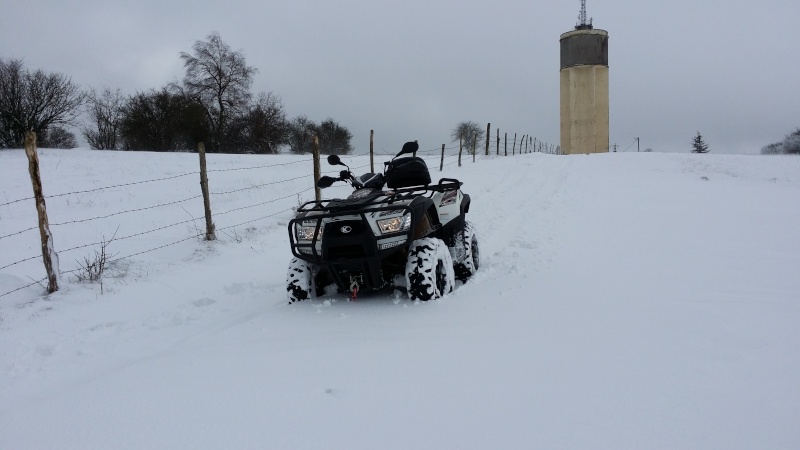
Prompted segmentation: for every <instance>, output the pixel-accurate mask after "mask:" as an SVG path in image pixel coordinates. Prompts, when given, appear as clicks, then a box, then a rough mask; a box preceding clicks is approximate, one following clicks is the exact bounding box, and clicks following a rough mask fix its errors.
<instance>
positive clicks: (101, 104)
mask: <svg viewBox="0 0 800 450" xmlns="http://www.w3.org/2000/svg"><path fill="white" fill-rule="evenodd" d="M124 106H125V97H124V96H123V95H122V93H121V92H120V90H119V89H117V90H116V91H112V90H111V89H110V88H107V87H104V88H103V90H102V91H100V92H97V91H96V90H94V89H92V90H91V91H90V92H89V94H88V96H87V98H86V112H87V114H88V115H89V122H90V124H89V125H86V124H84V126H83V127H81V132H82V133H83V137H85V138H86V141H87V142H89V146H90V147H92V148H94V149H99V150H116V149H118V148H119V145H120V143H121V140H120V126H121V124H122V117H123V108H124Z"/></svg>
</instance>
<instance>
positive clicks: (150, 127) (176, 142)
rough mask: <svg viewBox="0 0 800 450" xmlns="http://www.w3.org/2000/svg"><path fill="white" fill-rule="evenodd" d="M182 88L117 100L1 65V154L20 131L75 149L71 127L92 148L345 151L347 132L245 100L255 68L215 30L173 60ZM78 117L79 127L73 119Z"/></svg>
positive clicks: (55, 76)
mask: <svg viewBox="0 0 800 450" xmlns="http://www.w3.org/2000/svg"><path fill="white" fill-rule="evenodd" d="M180 58H181V60H183V65H184V69H185V71H186V73H185V75H184V77H183V80H182V82H180V83H177V82H176V83H169V84H167V85H165V86H163V87H160V88H157V89H150V90H148V91H144V92H136V93H135V94H133V95H129V96H126V95H124V94H123V93H122V92H121V91H120V90H119V89H116V90H114V89H111V88H103V89H100V90H97V89H94V88H91V89H89V90H82V89H81V88H80V87H79V86H78V85H76V84H75V83H73V82H72V80H71V79H70V78H69V77H67V76H65V75H63V74H59V73H48V72H45V71H43V70H41V69H38V70H35V71H30V70H28V69H26V68H25V67H24V64H23V62H22V60H18V59H9V60H6V59H3V58H0V148H20V147H21V146H22V142H23V139H24V136H25V133H26V132H27V131H34V132H36V134H37V136H38V141H39V146H41V147H51V148H74V147H76V146H77V139H76V137H75V135H74V134H73V133H71V132H69V131H68V130H67V127H69V126H77V127H78V128H79V129H80V132H81V134H82V135H83V137H84V138H85V139H86V141H87V142H88V143H89V146H90V147H91V148H93V149H103V150H148V151H192V150H194V149H195V148H196V146H197V143H198V142H204V143H205V146H206V151H208V152H214V153H255V154H274V153H279V152H280V151H281V149H282V148H286V149H288V151H290V152H292V153H298V154H301V153H307V152H310V151H311V150H312V148H311V146H312V137H313V136H314V135H316V136H317V137H318V141H319V147H320V152H321V153H325V154H348V153H350V152H352V150H353V147H352V145H351V142H350V141H351V139H352V134H351V133H350V131H349V130H348V129H347V128H346V127H345V126H342V125H340V124H339V123H337V122H336V121H335V120H334V119H331V118H329V119H326V120H324V121H322V122H321V123H316V122H314V121H312V120H310V119H309V118H308V117H306V116H303V115H301V116H298V117H295V118H293V119H288V118H287V117H286V113H285V111H284V106H283V103H282V101H281V99H280V97H279V96H277V95H275V94H273V93H272V92H269V93H264V92H261V93H258V94H256V95H253V93H252V91H251V86H252V84H253V77H254V76H255V75H256V74H257V73H258V70H257V69H256V68H255V67H252V66H249V65H247V62H246V60H245V57H244V55H243V54H242V53H241V52H240V51H233V50H232V49H231V48H230V46H229V45H228V44H226V43H225V42H224V41H223V40H222V38H221V37H220V35H219V34H218V33H212V34H210V35H209V36H208V37H207V38H206V40H202V41H196V42H195V44H194V45H193V46H192V52H191V53H187V52H182V53H180ZM81 119H82V120H81Z"/></svg>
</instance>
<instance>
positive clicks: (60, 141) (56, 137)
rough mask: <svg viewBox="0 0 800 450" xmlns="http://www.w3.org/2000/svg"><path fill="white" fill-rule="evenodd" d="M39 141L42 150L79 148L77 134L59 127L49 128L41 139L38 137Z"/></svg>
mask: <svg viewBox="0 0 800 450" xmlns="http://www.w3.org/2000/svg"><path fill="white" fill-rule="evenodd" d="M37 140H38V141H39V147H42V148H75V147H77V146H78V140H77V139H75V134H73V133H70V132H69V131H67V130H66V129H65V128H63V127H59V126H52V127H50V128H48V129H47V130H45V131H44V132H43V133H42V134H41V137H38V136H37Z"/></svg>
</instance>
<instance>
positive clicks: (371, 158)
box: [369, 130, 375, 173]
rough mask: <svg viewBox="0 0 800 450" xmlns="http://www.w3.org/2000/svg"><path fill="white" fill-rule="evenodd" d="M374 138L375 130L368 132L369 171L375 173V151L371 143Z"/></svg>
mask: <svg viewBox="0 0 800 450" xmlns="http://www.w3.org/2000/svg"><path fill="white" fill-rule="evenodd" d="M374 137H375V130H369V171H370V172H372V173H375V150H374V146H373V143H374V142H375V140H374Z"/></svg>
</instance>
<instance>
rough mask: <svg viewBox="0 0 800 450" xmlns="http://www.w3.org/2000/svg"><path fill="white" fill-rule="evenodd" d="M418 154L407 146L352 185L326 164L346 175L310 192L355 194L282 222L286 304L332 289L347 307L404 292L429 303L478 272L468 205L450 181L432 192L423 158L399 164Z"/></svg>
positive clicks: (308, 207) (305, 208)
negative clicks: (393, 290) (379, 293)
mask: <svg viewBox="0 0 800 450" xmlns="http://www.w3.org/2000/svg"><path fill="white" fill-rule="evenodd" d="M418 149H419V145H418V144H417V143H416V142H408V143H406V144H405V145H404V146H403V149H402V150H401V151H400V152H399V153H398V154H397V155H396V156H395V157H394V158H392V160H391V161H388V162H385V163H384V165H385V167H384V173H383V174H380V173H378V174H375V173H365V174H363V175H361V176H358V177H356V176H354V175H353V173H352V172H350V168H349V167H348V166H347V165H346V164H344V163H342V162H341V160H340V159H339V157H338V156H336V155H330V156H328V163H329V164H331V165H342V166H345V167H346V168H347V169H346V170H342V171H341V172H340V173H339V177H330V176H323V177H320V179H319V180H318V181H317V186H318V187H320V188H322V189H324V188H327V187H330V186H331V185H332V184H333V183H335V182H338V181H343V182H347V183H349V184H350V185H351V186H352V187H353V189H354V191H353V193H352V194H351V195H350V196H349V197H347V198H346V199H331V200H321V201H310V202H306V203H304V204H303V205H301V206H300V207H299V208H298V209H297V214H296V216H295V218H294V219H292V220H291V221H290V222H289V241H290V244H291V248H292V254H293V255H294V258H293V259H292V261H291V262H290V264H289V271H288V274H287V278H286V290H287V293H288V296H289V301H290V303H292V302H296V301H299V300H306V299H309V298H314V297H317V296H320V295H324V294H326V293H332V289H333V288H334V286H335V291H336V292H339V293H345V292H348V293H350V295H351V298H353V299H355V298H356V296H357V295H358V293H359V291H362V290H365V289H369V290H374V289H381V288H384V287H388V286H393V287H401V288H402V287H405V289H406V291H407V292H408V296H409V297H410V298H411V299H412V300H430V299H436V298H440V297H442V296H443V295H445V294H447V293H449V292H451V291H452V290H453V287H454V285H455V280H456V279H458V280H460V281H462V282H466V281H467V280H468V279H469V278H470V277H471V276H472V275H473V274H474V273H475V272H476V271H477V270H478V266H479V264H480V254H479V250H478V237H477V235H476V232H475V227H474V226H473V225H472V224H471V223H470V222H467V221H466V220H465V216H466V214H467V212H469V206H470V197H469V195H467V194H464V193H462V192H461V184H462V183H461V182H460V181H458V180H456V179H453V178H442V179H441V180H439V183H438V184H431V176H430V172H429V171H428V167H427V165H426V164H425V161H424V160H423V159H422V158H419V157H416V156H404V157H401V155H407V154H409V153H416V151H417V150H418ZM384 185H386V187H387V188H388V190H384V189H383V187H384Z"/></svg>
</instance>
